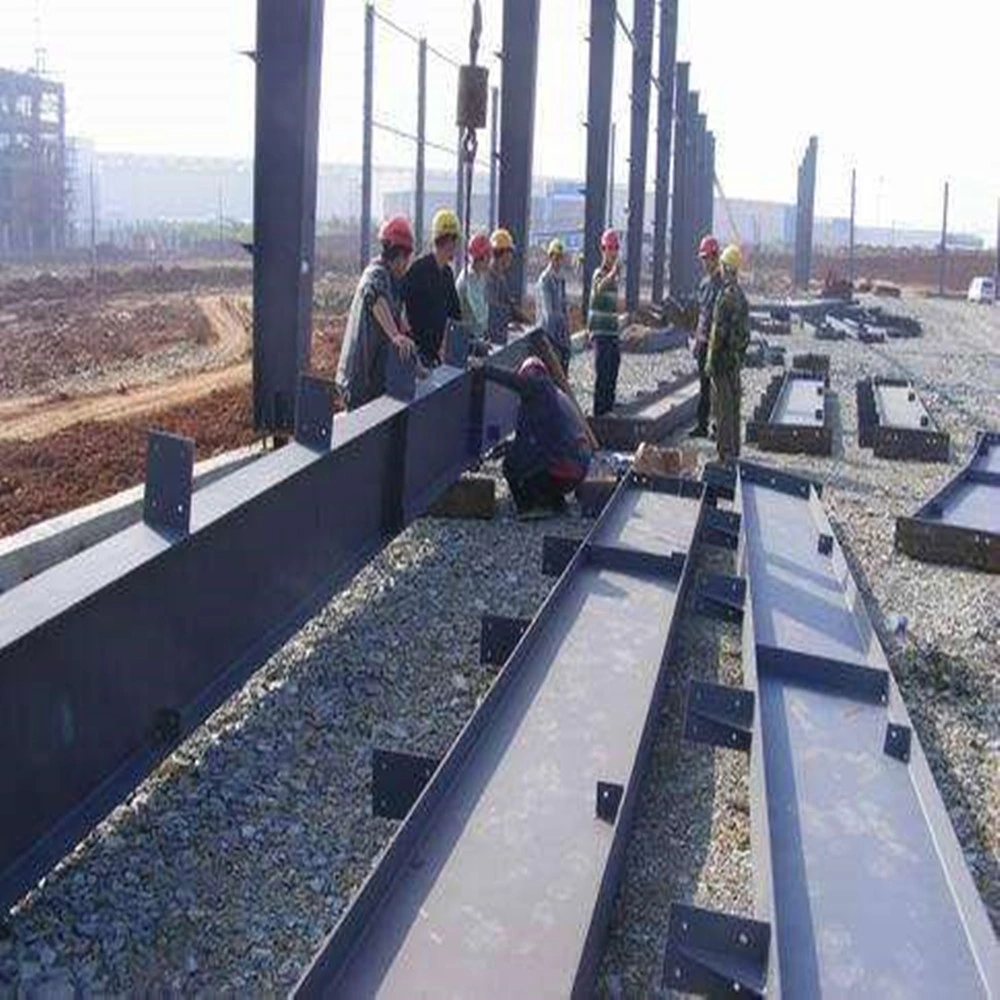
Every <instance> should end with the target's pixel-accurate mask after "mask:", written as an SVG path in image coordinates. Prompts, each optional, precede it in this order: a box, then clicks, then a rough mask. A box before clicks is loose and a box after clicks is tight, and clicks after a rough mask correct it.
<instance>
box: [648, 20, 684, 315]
mask: <svg viewBox="0 0 1000 1000" xmlns="http://www.w3.org/2000/svg"><path fill="white" fill-rule="evenodd" d="M677 3H678V0H660V47H659V76H660V89H659V92H658V95H657V111H656V188H655V198H654V203H653V302H654V303H655V304H657V305H659V304H660V303H662V302H663V289H664V275H665V273H666V255H667V215H668V212H669V209H670V149H671V143H672V140H673V135H672V130H673V123H674V62H675V61H676V58H677Z"/></svg>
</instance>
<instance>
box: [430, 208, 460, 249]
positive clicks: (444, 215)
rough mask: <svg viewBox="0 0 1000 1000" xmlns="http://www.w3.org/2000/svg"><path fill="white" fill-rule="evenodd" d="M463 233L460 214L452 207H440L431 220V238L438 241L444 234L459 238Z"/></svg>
mask: <svg viewBox="0 0 1000 1000" xmlns="http://www.w3.org/2000/svg"><path fill="white" fill-rule="evenodd" d="M461 235H462V227H461V226H460V225H459V222H458V216H457V215H456V214H455V213H454V212H453V211H452V210H451V209H450V208H439V209H438V210H437V211H436V212H435V213H434V218H433V219H432V220H431V239H432V240H435V241H436V240H439V239H441V238H442V237H444V236H454V237H455V239H458V237H459V236H461Z"/></svg>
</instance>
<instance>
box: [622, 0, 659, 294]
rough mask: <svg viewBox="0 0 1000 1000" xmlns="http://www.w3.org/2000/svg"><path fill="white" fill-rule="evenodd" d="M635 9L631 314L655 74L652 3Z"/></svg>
mask: <svg viewBox="0 0 1000 1000" xmlns="http://www.w3.org/2000/svg"><path fill="white" fill-rule="evenodd" d="M632 10H633V15H632V125H631V129H630V131H629V165H628V259H627V261H626V264H627V267H626V269H625V308H626V310H628V312H634V311H635V310H636V309H637V308H638V307H639V292H640V290H641V287H642V259H643V256H644V255H643V245H642V233H643V221H644V219H643V216H644V213H645V205H646V153H647V150H648V148H649V87H650V82H649V81H650V75H651V74H652V72H653V13H654V10H653V0H635V2H634V5H633V8H632Z"/></svg>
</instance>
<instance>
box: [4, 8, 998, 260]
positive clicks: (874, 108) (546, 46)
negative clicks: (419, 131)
mask: <svg viewBox="0 0 1000 1000" xmlns="http://www.w3.org/2000/svg"><path fill="white" fill-rule="evenodd" d="M541 4H542V13H541V42H540V51H539V67H538V81H537V84H538V95H537V107H536V132H535V162H534V170H535V173H536V175H546V176H558V177H581V178H582V176H583V173H584V164H585V152H586V132H585V129H584V128H583V121H584V119H585V117H586V99H587V45H586V33H587V22H588V18H589V9H590V0H541ZM482 6H483V19H484V33H483V46H482V49H481V60H482V55H483V54H486V55H487V56H489V68H490V77H491V83H494V84H498V83H499V82H500V64H499V61H498V60H496V59H495V58H492V53H494V52H495V51H496V50H497V49H499V48H500V34H501V23H500V22H501V9H502V0H482ZM657 6H659V4H657ZM2 7H3V12H2V14H0V22H2V30H0V65H2V66H7V67H11V68H27V67H29V66H31V65H33V64H34V61H35V49H36V47H37V46H38V45H39V44H40V45H41V46H42V47H44V49H45V62H46V67H47V69H48V70H49V71H51V72H52V73H54V74H55V75H57V76H58V77H59V78H60V79H62V80H63V81H64V82H65V84H66V87H67V117H68V128H69V131H70V134H73V135H79V136H84V137H87V138H90V139H93V140H94V141H95V142H96V143H97V147H98V149H99V150H101V151H128V152H139V153H173V154H190V155H203V156H232V157H250V156H252V154H253V72H254V70H253V64H252V63H251V62H250V61H249V60H248V59H246V58H245V57H243V56H241V55H239V51H240V50H241V49H250V48H253V45H254V24H255V17H256V3H255V2H254V0H85V2H84V0H2ZM377 7H378V9H379V10H380V11H382V12H384V13H385V14H386V15H387V16H388V17H390V18H392V19H393V20H395V21H397V22H398V23H399V24H400V25H402V26H403V27H405V28H407V29H408V30H410V31H411V32H413V33H414V34H418V35H419V34H423V35H426V36H427V38H428V40H429V43H430V44H431V46H433V47H435V48H437V49H438V50H440V51H441V52H443V53H446V54H448V55H451V56H453V57H455V58H458V59H461V58H462V57H463V56H464V55H465V54H466V53H467V47H468V30H469V19H470V12H471V0H378V4H377ZM620 9H621V11H622V15H623V17H624V19H625V20H626V22H628V23H631V20H632V0H620ZM363 21H364V2H363V0H328V2H327V4H326V18H325V28H324V52H323V82H322V105H321V115H320V127H321V137H320V157H321V159H322V160H323V161H324V162H328V161H339V162H360V147H361V105H362V79H363V44H362V42H363ZM679 21H680V24H679V37H678V59H681V60H688V61H690V62H691V65H692V68H691V80H692V87H694V88H697V89H698V91H699V92H700V97H701V110H703V111H706V112H707V114H708V117H709V127H710V128H712V129H713V130H714V132H715V134H716V141H717V161H716V172H717V174H718V176H719V179H720V181H721V183H722V185H723V187H724V189H725V191H726V193H727V194H728V195H730V196H732V197H734V198H735V197H740V198H763V199H770V200H776V201H785V202H793V201H794V200H795V185H796V170H797V166H798V163H799V160H800V158H801V156H802V153H803V152H804V150H805V147H806V143H807V142H808V138H809V136H810V135H811V134H816V135H818V136H819V169H818V177H817V198H816V212H817V214H818V215H820V216H830V215H840V216H844V215H846V214H847V213H848V211H849V206H850V172H851V168H852V167H854V168H856V169H857V173H858V207H857V218H858V222H859V224H861V225H881V226H891V225H894V224H895V225H897V226H899V227H900V228H902V227H920V228H928V229H935V228H938V227H940V225H941V202H942V189H943V185H944V182H945V180H948V181H950V185H951V195H950V206H949V228H951V229H953V230H955V231H958V230H962V231H968V232H975V233H978V234H980V235H981V236H983V237H984V238H985V239H986V240H987V241H988V242H989V243H990V244H995V242H996V225H997V223H996V219H997V199H998V197H1000V129H998V128H997V127H996V112H995V65H996V58H997V40H998V39H1000V3H996V2H994V0H950V2H949V3H948V4H947V5H946V6H942V5H940V4H922V3H919V2H915V0H908V2H905V3H904V2H903V0H839V2H838V3H837V4H835V5H830V4H820V3H818V2H815V0H712V2H708V0H680V14H679ZM375 50H376V72H375V113H376V116H377V117H378V119H380V120H382V121H385V122H386V123H387V124H390V125H393V126H395V127H397V128H401V129H403V130H404V131H413V130H414V129H415V124H416V96H415V90H416V75H417V68H416V67H417V56H416V46H415V45H414V44H413V43H412V42H411V41H409V40H408V39H406V38H403V37H401V36H399V35H397V34H395V33H394V32H393V31H392V30H391V29H389V28H388V27H387V26H386V25H384V24H383V23H381V22H380V23H378V26H377V29H376V35H375ZM654 65H655V58H654ZM630 67H631V53H630V50H629V47H628V43H627V41H626V39H625V36H624V34H623V33H621V32H619V33H618V35H617V38H616V52H615V83H614V117H615V119H616V121H617V123H618V128H617V150H616V157H615V160H616V175H617V176H618V177H619V178H622V179H624V178H625V176H626V171H627V157H628V117H629V116H628V103H629V91H630V76H631V68H630ZM428 95H429V96H428V125H427V129H428V137H429V138H430V139H432V140H433V141H435V142H439V143H442V144H444V145H446V146H448V147H449V148H450V147H451V146H452V145H453V143H454V136H455V132H454V125H453V115H454V107H455V82H454V69H453V68H452V67H451V66H450V65H449V64H448V63H446V62H444V61H442V60H440V59H438V58H436V57H435V56H434V55H431V57H430V59H429V65H428ZM653 97H654V101H653V107H654V109H655V91H654V95H653ZM482 141H483V143H484V145H485V142H486V136H485V135H484V136H483V137H482ZM650 148H651V149H652V144H651V147H650ZM413 155H414V154H413V149H412V146H411V145H410V144H409V143H408V142H406V141H405V140H401V139H397V138H393V137H391V136H388V135H386V134H385V133H381V132H379V133H376V137H375V144H374V156H375V162H376V163H377V164H384V165H394V164H399V165H404V166H406V165H409V164H410V163H411V162H412V159H413ZM453 163H454V160H453V158H452V157H451V156H450V155H449V154H445V153H438V152H435V151H433V150H432V151H430V152H429V153H428V166H429V167H431V168H433V167H445V168H448V167H451V166H452V165H453ZM649 178H650V181H651V179H652V157H651V158H650V171H649Z"/></svg>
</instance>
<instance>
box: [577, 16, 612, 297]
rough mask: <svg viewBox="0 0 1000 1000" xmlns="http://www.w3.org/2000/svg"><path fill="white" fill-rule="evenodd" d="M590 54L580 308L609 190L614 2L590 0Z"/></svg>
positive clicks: (586, 292)
mask: <svg viewBox="0 0 1000 1000" xmlns="http://www.w3.org/2000/svg"><path fill="white" fill-rule="evenodd" d="M589 47H590V56H589V69H588V82H587V190H586V196H585V197H586V201H585V202H584V207H583V312H584V316H586V314H587V307H588V305H589V303H590V282H591V278H592V277H593V274H594V271H596V270H597V265H598V262H599V260H600V255H601V250H600V244H601V232H602V231H603V230H604V227H605V219H606V214H605V213H606V212H607V194H608V146H609V143H610V142H611V90H612V85H613V83H614V72H615V5H614V3H611V2H609V0H590V40H589Z"/></svg>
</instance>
